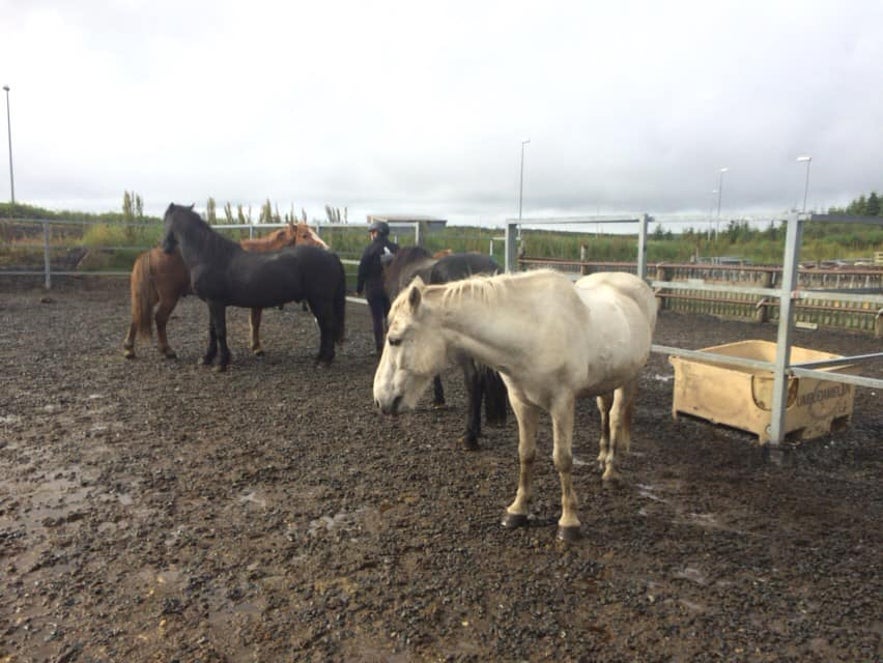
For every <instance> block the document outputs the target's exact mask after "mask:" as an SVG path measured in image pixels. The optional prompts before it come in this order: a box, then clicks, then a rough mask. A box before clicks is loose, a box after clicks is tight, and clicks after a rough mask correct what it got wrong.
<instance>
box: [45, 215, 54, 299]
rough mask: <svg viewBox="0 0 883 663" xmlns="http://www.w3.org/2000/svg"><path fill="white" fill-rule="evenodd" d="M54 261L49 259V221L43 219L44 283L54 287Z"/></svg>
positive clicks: (46, 285) (48, 286)
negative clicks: (52, 264)
mask: <svg viewBox="0 0 883 663" xmlns="http://www.w3.org/2000/svg"><path fill="white" fill-rule="evenodd" d="M51 263H52V261H51V260H50V259H49V222H48V221H43V285H44V286H45V287H46V289H47V290H49V289H50V288H51V287H52V267H51Z"/></svg>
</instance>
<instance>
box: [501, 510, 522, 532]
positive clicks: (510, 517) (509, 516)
mask: <svg viewBox="0 0 883 663" xmlns="http://www.w3.org/2000/svg"><path fill="white" fill-rule="evenodd" d="M502 525H503V527H505V528H506V529H515V528H516V527H524V526H525V525H527V516H526V515H525V514H523V513H506V515H504V516H503V522H502Z"/></svg>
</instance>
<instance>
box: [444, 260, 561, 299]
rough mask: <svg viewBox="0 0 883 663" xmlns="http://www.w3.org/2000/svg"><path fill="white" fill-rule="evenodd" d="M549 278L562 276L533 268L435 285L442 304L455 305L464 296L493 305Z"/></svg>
mask: <svg viewBox="0 0 883 663" xmlns="http://www.w3.org/2000/svg"><path fill="white" fill-rule="evenodd" d="M550 278H552V279H560V278H562V276H561V273H560V272H556V271H554V270H551V269H535V270H531V271H528V272H516V273H508V274H494V275H484V274H482V275H476V276H471V277H469V278H468V279H463V280H460V281H453V282H451V283H446V284H444V285H441V286H435V287H438V288H441V289H442V305H443V306H451V305H454V306H456V305H457V304H459V303H460V302H461V301H462V300H463V299H464V297H468V298H469V299H471V300H478V301H481V302H482V303H485V304H488V305H491V306H493V305H495V304H498V303H499V302H500V301H501V300H502V299H504V298H505V297H506V296H507V295H509V294H511V293H512V292H516V293H517V292H518V291H519V290H523V289H524V288H525V287H534V286H537V285H539V286H540V287H542V285H541V284H539V283H538V282H539V281H547V280H548V279H550Z"/></svg>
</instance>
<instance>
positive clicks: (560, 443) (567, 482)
mask: <svg viewBox="0 0 883 663" xmlns="http://www.w3.org/2000/svg"><path fill="white" fill-rule="evenodd" d="M573 411H574V398H573V397H572V396H571V397H567V398H565V399H563V401H562V402H559V403H556V404H555V405H554V406H553V407H552V411H551V414H552V444H553V448H552V460H553V461H554V462H555V469H557V470H558V477H559V478H560V480H561V518H560V519H559V520H558V538H560V539H564V540H565V541H572V540H575V539H577V538H579V535H580V530H579V526H580V523H579V516H578V515H577V507H578V501H577V498H576V491H574V489H573V416H574V414H573Z"/></svg>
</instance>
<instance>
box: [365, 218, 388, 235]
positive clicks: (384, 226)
mask: <svg viewBox="0 0 883 663" xmlns="http://www.w3.org/2000/svg"><path fill="white" fill-rule="evenodd" d="M375 230H376V231H377V234H378V235H380V236H381V237H386V236H387V235H389V224H388V223H387V222H386V221H375V222H374V223H372V224H371V225H370V226H369V227H368V232H374V231H375Z"/></svg>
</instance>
